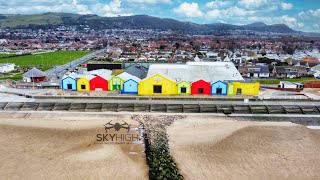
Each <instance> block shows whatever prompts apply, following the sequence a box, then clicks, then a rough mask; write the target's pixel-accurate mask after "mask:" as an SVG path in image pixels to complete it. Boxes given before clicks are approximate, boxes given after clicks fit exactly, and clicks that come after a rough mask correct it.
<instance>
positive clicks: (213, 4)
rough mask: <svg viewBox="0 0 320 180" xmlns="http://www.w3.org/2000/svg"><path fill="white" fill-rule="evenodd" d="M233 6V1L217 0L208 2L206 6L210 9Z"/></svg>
mask: <svg viewBox="0 0 320 180" xmlns="http://www.w3.org/2000/svg"><path fill="white" fill-rule="evenodd" d="M231 4H232V1H220V0H215V1H210V2H207V3H206V5H205V6H206V7H207V8H210V9H218V8H224V7H227V6H230V5H231Z"/></svg>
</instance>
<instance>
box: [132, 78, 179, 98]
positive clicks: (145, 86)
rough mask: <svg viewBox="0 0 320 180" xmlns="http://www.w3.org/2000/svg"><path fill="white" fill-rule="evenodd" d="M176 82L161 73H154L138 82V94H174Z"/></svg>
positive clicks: (175, 92)
mask: <svg viewBox="0 0 320 180" xmlns="http://www.w3.org/2000/svg"><path fill="white" fill-rule="evenodd" d="M177 92H178V91H177V84H176V82H175V81H174V80H171V79H170V78H169V77H167V76H165V75H163V74H154V75H152V76H149V77H147V78H145V79H143V80H142V81H140V83H139V87H138V94H139V95H176V94H177Z"/></svg>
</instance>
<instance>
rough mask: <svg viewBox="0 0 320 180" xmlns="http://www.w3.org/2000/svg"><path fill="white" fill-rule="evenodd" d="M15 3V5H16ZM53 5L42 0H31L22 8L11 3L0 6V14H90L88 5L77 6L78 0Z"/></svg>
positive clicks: (64, 0) (68, 0) (63, 0)
mask: <svg viewBox="0 0 320 180" xmlns="http://www.w3.org/2000/svg"><path fill="white" fill-rule="evenodd" d="M18 2H19V0H18V1H15V3H18ZM56 2H59V3H58V4H55V3H54V2H53V1H51V0H49V1H48V3H49V4H47V3H45V2H44V1H42V0H39V1H36V0H31V1H28V2H27V5H25V4H23V6H21V5H18V4H15V5H13V2H12V1H11V2H10V4H12V5H10V6H1V5H0V12H1V13H5V14H34V13H44V12H69V13H77V14H91V13H92V12H91V11H90V10H89V7H88V5H84V4H79V2H78V0H59V1H56ZM28 3H34V4H33V5H28Z"/></svg>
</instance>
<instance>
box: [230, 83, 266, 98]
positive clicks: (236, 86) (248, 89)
mask: <svg viewBox="0 0 320 180" xmlns="http://www.w3.org/2000/svg"><path fill="white" fill-rule="evenodd" d="M259 89H260V83H258V82H256V83H244V82H233V83H229V87H228V95H229V96H234V95H251V96H257V95H259Z"/></svg>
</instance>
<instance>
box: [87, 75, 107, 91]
mask: <svg viewBox="0 0 320 180" xmlns="http://www.w3.org/2000/svg"><path fill="white" fill-rule="evenodd" d="M89 83H90V90H92V91H94V90H104V91H108V81H107V80H106V79H105V78H103V77H101V76H96V77H94V78H92V79H91V80H90V81H89Z"/></svg>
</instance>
